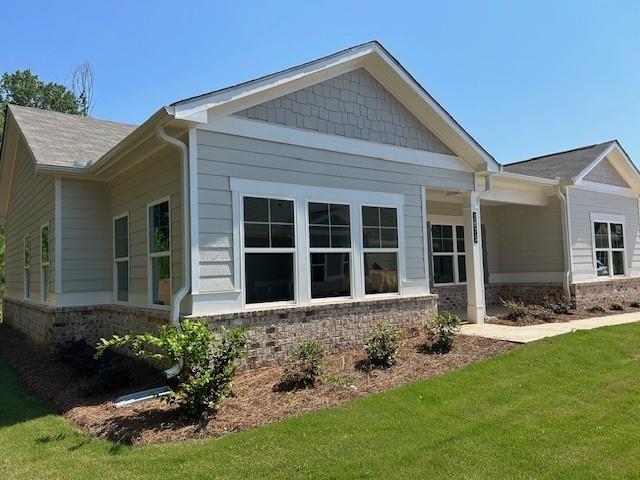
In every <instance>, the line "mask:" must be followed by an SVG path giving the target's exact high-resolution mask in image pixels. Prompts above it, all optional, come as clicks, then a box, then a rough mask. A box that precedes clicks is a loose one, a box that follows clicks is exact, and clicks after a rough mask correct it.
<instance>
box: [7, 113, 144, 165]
mask: <svg viewBox="0 0 640 480" xmlns="http://www.w3.org/2000/svg"><path fill="white" fill-rule="evenodd" d="M9 110H10V111H11V113H12V114H13V116H14V118H15V119H16V122H17V124H18V127H19V128H20V131H21V132H22V134H23V135H24V138H25V140H26V142H27V144H28V146H29V148H30V149H31V152H32V153H33V156H34V158H35V162H36V163H37V164H40V165H56V166H63V167H73V166H76V167H78V166H83V164H84V163H85V162H91V163H94V162H96V161H97V160H98V159H99V158H100V157H102V156H103V155H104V154H105V153H107V152H108V151H109V150H111V148H113V147H114V146H115V145H117V144H118V143H120V142H121V141H122V140H123V139H124V138H125V137H126V136H127V135H129V134H130V133H131V132H133V131H134V130H135V129H136V125H130V124H126V123H117V122H110V121H106V120H96V119H95V118H91V117H83V116H81V115H71V114H68V113H59V112H52V111H48V110H41V109H39V108H31V107H21V106H17V105H9Z"/></svg>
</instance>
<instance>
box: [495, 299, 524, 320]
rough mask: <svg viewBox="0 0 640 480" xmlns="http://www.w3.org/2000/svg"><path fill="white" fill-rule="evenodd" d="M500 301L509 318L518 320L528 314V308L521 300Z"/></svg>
mask: <svg viewBox="0 0 640 480" xmlns="http://www.w3.org/2000/svg"><path fill="white" fill-rule="evenodd" d="M500 303H501V304H502V306H503V307H504V308H505V310H506V311H507V317H509V318H510V319H511V320H520V319H521V318H524V317H526V316H527V315H529V309H528V308H527V307H526V306H525V305H524V303H522V302H518V301H516V300H503V299H500Z"/></svg>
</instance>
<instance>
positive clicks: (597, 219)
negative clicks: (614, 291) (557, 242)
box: [589, 212, 629, 280]
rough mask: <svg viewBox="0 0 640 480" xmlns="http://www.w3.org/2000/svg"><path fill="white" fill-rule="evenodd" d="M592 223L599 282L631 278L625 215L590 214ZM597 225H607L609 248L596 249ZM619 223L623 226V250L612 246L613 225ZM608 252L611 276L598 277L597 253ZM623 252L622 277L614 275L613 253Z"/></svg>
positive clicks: (592, 247)
mask: <svg viewBox="0 0 640 480" xmlns="http://www.w3.org/2000/svg"><path fill="white" fill-rule="evenodd" d="M589 218H590V221H591V227H590V228H591V252H592V255H593V273H594V275H595V277H596V279H597V280H611V279H614V278H626V277H629V266H628V264H627V225H626V223H625V217H624V215H616V214H613V213H594V212H591V213H590V214H589ZM595 223H606V224H607V233H608V235H609V248H596V231H595ZM612 223H618V224H621V225H622V239H623V240H622V241H623V243H624V246H623V248H613V247H612V246H611V224H612ZM600 251H605V252H607V258H608V262H609V265H608V268H609V275H602V276H599V275H598V262H597V255H596V252H600ZM614 251H615V252H622V261H623V268H624V273H623V274H622V275H614V273H613V254H612V252H614Z"/></svg>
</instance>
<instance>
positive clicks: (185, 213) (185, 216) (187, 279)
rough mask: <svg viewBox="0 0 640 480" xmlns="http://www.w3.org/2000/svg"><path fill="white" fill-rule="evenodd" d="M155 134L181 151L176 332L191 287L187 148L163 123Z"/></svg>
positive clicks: (174, 304) (167, 372)
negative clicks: (181, 267)
mask: <svg viewBox="0 0 640 480" xmlns="http://www.w3.org/2000/svg"><path fill="white" fill-rule="evenodd" d="M155 134H156V137H158V139H160V141H162V142H164V143H167V144H169V145H172V146H174V147H176V148H177V149H178V150H180V153H181V157H182V158H181V163H182V239H183V247H182V252H183V257H184V275H183V277H184V285H183V286H182V288H180V290H178V291H177V292H176V293H175V294H174V295H173V297H172V298H171V313H170V318H171V324H172V325H173V326H174V327H175V328H176V330H177V331H178V332H182V328H181V327H180V304H181V303H182V300H184V298H185V297H186V296H187V294H188V293H189V290H190V289H191V258H190V256H191V253H190V252H191V228H190V224H191V212H190V211H189V204H190V201H189V200H190V199H189V197H190V192H189V191H190V185H189V150H188V148H187V146H186V145H185V144H184V142H181V141H180V140H178V139H177V138H174V137H171V136H169V135H167V132H165V130H164V124H160V125H158V126H157V127H156V129H155ZM182 365H183V360H182V359H180V360H179V361H178V363H176V364H175V365H173V366H172V367H171V368H168V369H167V370H165V371H164V373H165V375H166V376H167V378H172V377H175V376H176V375H178V374H179V373H180V370H182Z"/></svg>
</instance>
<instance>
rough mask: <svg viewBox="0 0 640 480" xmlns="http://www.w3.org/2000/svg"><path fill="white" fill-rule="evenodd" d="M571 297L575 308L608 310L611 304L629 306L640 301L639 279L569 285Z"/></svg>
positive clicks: (619, 279) (617, 279)
mask: <svg viewBox="0 0 640 480" xmlns="http://www.w3.org/2000/svg"><path fill="white" fill-rule="evenodd" d="M571 297H572V298H573V299H574V301H575V304H576V308H579V309H587V308H591V307H593V306H596V305H600V306H602V307H604V308H608V307H609V305H611V303H613V302H617V303H622V304H629V303H630V302H632V301H636V300H640V278H616V279H614V280H600V281H596V282H589V283H574V284H572V285H571Z"/></svg>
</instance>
